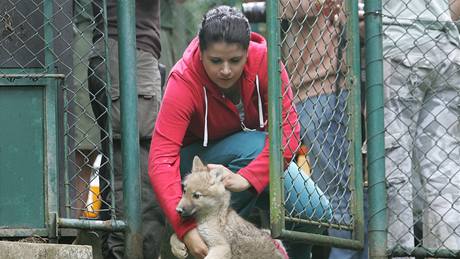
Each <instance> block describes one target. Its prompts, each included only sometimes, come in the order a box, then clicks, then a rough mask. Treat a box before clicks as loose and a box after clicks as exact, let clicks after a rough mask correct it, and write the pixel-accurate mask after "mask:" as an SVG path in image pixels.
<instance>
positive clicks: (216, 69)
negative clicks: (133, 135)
mask: <svg viewBox="0 0 460 259" xmlns="http://www.w3.org/2000/svg"><path fill="white" fill-rule="evenodd" d="M281 78H282V82H283V83H282V88H283V92H287V95H286V96H285V98H284V99H283V104H282V105H283V122H284V124H283V133H284V134H283V136H291V137H290V138H289V139H283V143H284V145H283V146H285V147H286V148H285V152H284V158H285V160H286V161H290V160H291V158H292V157H293V155H294V154H293V152H294V151H295V150H297V148H298V139H300V138H299V127H298V123H297V114H296V112H295V110H293V108H292V107H293V106H292V103H291V100H292V92H291V91H290V89H284V88H285V86H286V85H288V76H287V73H286V71H285V70H284V69H283V71H282V73H281ZM267 86H268V75H267V46H266V42H265V39H264V38H263V37H262V36H260V35H258V34H256V33H251V32H250V27H249V23H248V21H247V19H246V18H245V17H244V16H243V15H242V14H241V13H240V12H239V11H237V10H236V9H233V8H231V7H228V6H220V7H217V8H214V9H211V10H210V11H208V12H207V13H206V15H205V16H204V17H203V21H202V24H201V28H200V31H199V34H198V37H197V38H195V39H194V40H193V41H192V42H191V43H190V45H189V46H188V48H187V49H186V50H185V53H184V55H183V57H182V59H181V60H179V61H178V63H177V64H176V65H175V66H174V67H173V69H172V71H171V74H170V76H169V78H168V84H167V88H166V92H165V94H164V97H163V102H162V105H161V108H160V112H159V114H158V117H157V121H156V126H155V130H154V134H153V137H152V144H151V147H150V157H149V175H150V179H151V182H152V186H153V188H154V191H155V193H156V195H157V199H158V201H159V203H160V205H161V207H162V208H163V211H164V212H165V214H166V216H167V218H168V220H169V222H170V223H171V225H172V226H173V228H174V230H175V232H176V234H177V236H178V237H179V238H180V239H183V241H184V243H185V244H186V246H187V248H188V249H189V251H190V253H191V254H192V255H194V256H196V257H204V256H205V255H206V253H207V247H206V245H205V243H204V242H203V241H202V240H201V238H200V236H199V235H198V232H197V230H196V228H195V227H196V225H195V222H193V221H192V220H187V221H182V220H181V219H180V217H179V214H178V213H177V212H176V206H177V204H178V202H179V200H180V198H181V194H182V189H181V177H182V176H183V175H184V174H185V173H187V172H188V171H189V170H190V168H191V164H192V160H193V157H194V156H195V155H198V156H199V157H200V158H201V159H202V160H203V161H204V162H205V163H212V164H211V165H208V166H210V167H212V166H217V165H213V164H221V165H224V166H225V167H226V171H227V173H226V175H225V180H224V184H225V186H226V188H227V189H229V190H230V191H232V192H233V193H232V207H233V208H234V209H235V210H236V211H238V212H239V213H240V215H242V216H243V217H244V216H248V214H249V213H250V210H251V209H252V208H253V207H254V205H255V202H256V198H257V196H258V195H259V194H261V193H262V192H263V191H264V190H265V189H266V187H267V185H268V181H269V150H268V149H269V144H268V143H269V142H268V135H267V134H266V132H265V130H266V126H267V124H266V121H267V113H268V97H267V94H268V89H267ZM293 125H295V126H293ZM289 170H290V173H289V174H288V175H287V177H286V179H287V180H286V181H287V182H290V183H289V186H288V187H287V188H288V190H292V188H295V189H296V190H303V191H305V189H307V192H308V194H307V193H305V195H304V196H302V197H301V198H300V200H301V202H305V203H304V204H316V205H318V207H323V208H327V207H328V201H327V199H326V198H325V197H324V196H322V193H321V191H319V190H316V189H315V187H314V184H313V183H312V182H311V180H309V179H308V180H307V181H306V180H304V179H303V178H302V177H296V175H294V174H297V175H298V174H299V171H298V168H297V167H296V166H293V165H291V166H289ZM293 172H294V173H293ZM291 175H292V176H291ZM294 179H298V180H294ZM293 199H294V198H293ZM295 200H299V198H298V197H297V198H295ZM288 202H289V201H288ZM297 204H300V203H299V202H297ZM286 207H287V209H291V208H292V209H294V208H293V207H292V205H291V207H289V205H287V206H286ZM295 209H297V208H295ZM298 210H299V211H302V208H299V209H298ZM311 211H313V210H311ZM312 214H315V215H314V216H315V217H317V218H321V217H322V218H328V217H330V211H327V212H324V211H322V210H320V209H317V210H315V212H314V213H313V212H311V213H310V215H307V216H312ZM305 247H306V246H305V245H304V246H302V248H305ZM307 250H308V247H307ZM299 253H303V254H302V255H300V254H299V256H301V258H307V257H308V256H307V255H306V253H308V251H303V252H299ZM290 256H291V258H292V257H293V255H291V254H290Z"/></svg>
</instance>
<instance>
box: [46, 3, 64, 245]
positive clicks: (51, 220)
mask: <svg viewBox="0 0 460 259" xmlns="http://www.w3.org/2000/svg"><path fill="white" fill-rule="evenodd" d="M53 5H54V3H53V1H51V0H48V1H44V2H43V16H44V17H43V27H44V40H45V69H46V74H54V73H55V54H54V51H53V50H54V45H53V42H54V33H53V17H54V15H53ZM57 86H58V83H57V81H56V80H53V79H51V78H50V79H48V87H47V89H46V102H45V110H46V115H47V117H46V132H45V134H46V143H45V146H44V147H45V154H46V157H47V159H46V169H45V173H44V175H45V179H46V180H45V183H46V192H45V204H46V208H47V214H46V215H47V225H48V230H49V232H48V238H49V239H50V241H51V242H55V241H56V240H57V239H56V237H57V234H58V231H57V225H56V220H57V217H58V211H59V196H58V162H57V158H58V153H59V152H60V151H59V150H58V146H59V145H58V141H59V140H58V111H57V109H58V107H57V105H58V89H57Z"/></svg>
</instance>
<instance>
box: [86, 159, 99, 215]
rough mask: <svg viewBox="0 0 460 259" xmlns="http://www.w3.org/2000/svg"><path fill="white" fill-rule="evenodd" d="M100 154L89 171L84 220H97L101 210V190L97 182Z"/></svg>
mask: <svg viewBox="0 0 460 259" xmlns="http://www.w3.org/2000/svg"><path fill="white" fill-rule="evenodd" d="M101 162H102V154H99V155H98V156H97V157H96V160H95V161H94V164H93V169H92V171H91V177H90V182H89V191H88V199H87V200H86V206H85V208H86V209H85V211H84V212H83V216H85V217H86V218H97V217H98V216H99V211H100V209H101V189H100V182H99V169H100V168H101Z"/></svg>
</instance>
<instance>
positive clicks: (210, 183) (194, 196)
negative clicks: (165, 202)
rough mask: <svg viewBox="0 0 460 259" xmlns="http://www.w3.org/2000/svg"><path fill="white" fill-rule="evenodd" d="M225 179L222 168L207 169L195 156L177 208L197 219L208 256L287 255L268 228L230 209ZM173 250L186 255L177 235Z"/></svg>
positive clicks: (216, 258)
mask: <svg viewBox="0 0 460 259" xmlns="http://www.w3.org/2000/svg"><path fill="white" fill-rule="evenodd" d="M222 179H223V171H222V170H219V169H213V170H210V169H208V167H207V166H205V165H204V164H203V162H201V160H200V159H199V158H198V157H197V156H195V157H194V159H193V167H192V172H191V173H190V174H189V175H187V176H186V178H185V180H184V187H183V195H182V199H181V200H180V202H179V204H178V206H177V208H176V210H177V212H178V213H179V214H180V215H181V217H184V218H186V217H193V218H195V220H196V221H197V224H198V227H197V229H198V232H199V233H200V235H201V237H202V238H203V240H204V241H205V243H206V244H207V245H208V247H209V252H208V255H207V256H206V258H207V259H226V258H228V259H230V258H232V259H245V258H247V259H254V258H260V259H265V258H286V257H287V256H286V255H285V249H284V247H283V246H282V243H281V241H279V240H273V239H272V238H271V237H270V235H269V233H268V231H264V230H261V229H259V228H257V227H256V226H254V225H253V224H251V223H249V222H248V221H246V220H244V219H243V218H242V217H240V216H239V215H238V214H237V213H236V212H235V211H234V210H233V209H232V208H230V191H228V190H226V189H225V187H224V184H223V182H222ZM171 249H172V251H173V254H174V255H175V256H177V257H179V258H185V257H186V256H187V252H186V248H185V245H184V244H183V243H182V242H181V241H179V239H178V238H177V236H176V234H173V236H172V237H171ZM281 251H283V252H284V254H283V253H282V252H281Z"/></svg>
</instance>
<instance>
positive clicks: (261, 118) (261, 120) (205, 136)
mask: <svg viewBox="0 0 460 259" xmlns="http://www.w3.org/2000/svg"><path fill="white" fill-rule="evenodd" d="M256 88H257V106H258V111H259V127H260V128H261V129H263V128H264V126H265V123H264V115H263V110H262V98H261V96H260V87H259V76H258V75H256ZM203 92H204V107H205V111H204V132H203V147H207V146H208V95H207V93H206V87H205V86H203ZM243 125H244V124H243Z"/></svg>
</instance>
